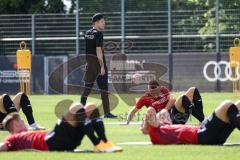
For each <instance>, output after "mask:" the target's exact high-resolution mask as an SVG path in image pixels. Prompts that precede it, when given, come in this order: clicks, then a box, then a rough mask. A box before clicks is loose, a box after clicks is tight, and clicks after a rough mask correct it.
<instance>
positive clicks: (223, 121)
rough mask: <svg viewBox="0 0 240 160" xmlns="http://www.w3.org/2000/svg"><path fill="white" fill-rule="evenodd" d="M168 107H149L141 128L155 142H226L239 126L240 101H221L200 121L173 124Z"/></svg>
mask: <svg viewBox="0 0 240 160" xmlns="http://www.w3.org/2000/svg"><path fill="white" fill-rule="evenodd" d="M168 117H169V113H168V111H167V110H162V111H161V112H160V113H156V111H155V110H154V109H152V108H150V109H148V110H147V115H146V117H145V120H144V121H143V124H142V127H141V130H142V132H143V134H149V136H150V139H151V141H152V143H153V144H208V145H221V144H224V143H225V142H226V140H227V138H228V137H229V135H230V134H231V133H232V131H233V130H234V129H235V128H238V129H240V101H237V102H236V103H235V104H234V103H233V102H231V101H224V102H222V103H221V104H220V105H219V106H218V107H217V108H216V109H215V110H214V112H213V113H212V114H211V115H210V116H209V117H208V118H206V119H205V120H204V121H203V122H202V124H201V125H187V124H185V125H183V124H172V125H171V119H170V118H168Z"/></svg>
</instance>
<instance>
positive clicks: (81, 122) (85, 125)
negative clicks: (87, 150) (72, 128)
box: [76, 108, 100, 146]
mask: <svg viewBox="0 0 240 160" xmlns="http://www.w3.org/2000/svg"><path fill="white" fill-rule="evenodd" d="M76 116H77V118H76V119H77V126H78V128H80V130H81V132H83V133H84V134H86V135H87V136H88V138H89V139H90V140H91V142H92V143H93V145H95V146H96V145H97V144H99V142H100V140H99V139H98V138H97V137H96V135H95V134H94V128H93V126H92V123H91V121H90V120H86V118H87V116H86V113H85V109H84V108H82V109H80V110H78V112H77V115H76Z"/></svg>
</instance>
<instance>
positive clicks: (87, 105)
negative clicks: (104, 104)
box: [84, 103, 97, 113]
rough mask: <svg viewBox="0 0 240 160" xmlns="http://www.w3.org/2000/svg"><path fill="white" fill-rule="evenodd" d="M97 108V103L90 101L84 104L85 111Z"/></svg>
mask: <svg viewBox="0 0 240 160" xmlns="http://www.w3.org/2000/svg"><path fill="white" fill-rule="evenodd" d="M96 108H97V105H96V104H95V103H88V104H86V105H85V106H84V109H85V112H86V113H89V112H91V111H93V110H94V109H96Z"/></svg>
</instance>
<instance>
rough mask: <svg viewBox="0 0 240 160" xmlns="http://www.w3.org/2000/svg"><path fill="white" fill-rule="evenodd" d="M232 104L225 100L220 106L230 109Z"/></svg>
mask: <svg viewBox="0 0 240 160" xmlns="http://www.w3.org/2000/svg"><path fill="white" fill-rule="evenodd" d="M232 104H234V103H233V102H232V101H230V100H225V101H223V103H222V105H223V106H225V107H230V106H231V105H232Z"/></svg>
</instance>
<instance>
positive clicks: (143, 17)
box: [0, 0, 240, 55]
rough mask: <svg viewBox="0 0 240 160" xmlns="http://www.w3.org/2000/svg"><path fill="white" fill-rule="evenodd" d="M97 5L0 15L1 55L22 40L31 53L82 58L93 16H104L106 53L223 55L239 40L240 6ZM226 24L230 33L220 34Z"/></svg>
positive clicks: (106, 0)
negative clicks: (59, 11) (55, 11)
mask: <svg viewBox="0 0 240 160" xmlns="http://www.w3.org/2000/svg"><path fill="white" fill-rule="evenodd" d="M101 2H102V3H99V4H101V5H99V9H98V10H95V11H92V10H91V9H90V6H91V5H92V1H86V0H79V5H78V6H77V7H78V8H79V9H78V10H77V12H76V13H75V14H34V15H0V54H1V55H9V54H15V51H16V49H17V47H18V43H19V42H20V41H21V40H25V41H26V42H27V43H28V46H29V47H30V49H31V50H32V53H33V55H34V54H36V55H40V54H41V55H42V54H44V55H66V54H68V55H69V54H82V53H84V47H85V44H84V40H83V35H84V32H85V31H86V30H87V29H89V28H90V27H91V16H92V15H93V14H94V13H95V12H103V13H104V14H105V16H106V19H107V25H106V29H105V31H104V35H105V51H106V54H111V53H118V52H122V53H126V54H132V53H136V54H138V53H139V54H141V53H153V54H164V53H166V54H168V53H182V52H195V53H197V52H210V53H218V52H221V53H224V52H228V49H229V47H230V46H232V41H233V38H235V37H237V36H239V31H238V30H237V28H238V27H235V26H239V23H240V12H239V8H233V9H225V8H224V6H226V5H225V4H226V3H227V2H226V1H223V0H216V3H215V4H214V5H215V6H212V9H210V10H209V9H208V10H207V9H206V8H203V9H194V8H189V9H186V8H181V7H176V6H173V4H172V1H171V0H164V1H158V0H151V6H142V7H141V6H140V7H138V10H137V9H135V8H137V7H136V6H137V5H138V3H137V1H125V0H112V1H110V0H102V1H101ZM229 3H230V2H229ZM139 8H140V9H139ZM229 17H231V18H229ZM209 20H210V21H209ZM208 21H209V23H210V22H212V23H213V24H208ZM225 24H228V25H230V26H231V25H232V29H228V30H225V29H224V27H226V26H225ZM206 25H209V27H207V28H209V30H208V31H206ZM204 26H205V28H204ZM130 43H131V44H130Z"/></svg>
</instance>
